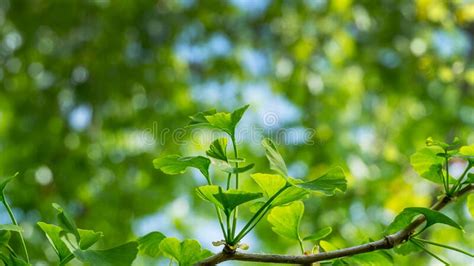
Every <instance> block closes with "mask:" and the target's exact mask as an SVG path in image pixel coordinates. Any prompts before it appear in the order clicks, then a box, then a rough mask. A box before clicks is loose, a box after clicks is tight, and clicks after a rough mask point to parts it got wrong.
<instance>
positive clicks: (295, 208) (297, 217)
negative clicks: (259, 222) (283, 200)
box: [267, 201, 304, 241]
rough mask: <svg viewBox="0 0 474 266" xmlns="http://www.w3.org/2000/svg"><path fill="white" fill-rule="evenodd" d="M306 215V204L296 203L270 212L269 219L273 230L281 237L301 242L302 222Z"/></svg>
mask: <svg viewBox="0 0 474 266" xmlns="http://www.w3.org/2000/svg"><path fill="white" fill-rule="evenodd" d="M303 213H304V204H303V202H301V201H295V202H292V203H290V204H288V205H284V206H278V207H275V208H273V209H272V210H271V211H270V214H269V215H268V217H267V220H268V222H269V223H270V224H271V225H272V230H273V231H274V232H275V233H277V234H278V235H280V236H283V237H286V238H289V239H292V240H298V241H299V240H300V239H301V238H300V234H299V230H300V222H301V218H302V217H303Z"/></svg>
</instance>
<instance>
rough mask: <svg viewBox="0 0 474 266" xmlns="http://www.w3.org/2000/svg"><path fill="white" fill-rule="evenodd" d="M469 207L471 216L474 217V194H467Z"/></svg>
mask: <svg viewBox="0 0 474 266" xmlns="http://www.w3.org/2000/svg"><path fill="white" fill-rule="evenodd" d="M467 209H468V210H469V213H470V214H471V217H472V218H474V194H470V195H469V196H467Z"/></svg>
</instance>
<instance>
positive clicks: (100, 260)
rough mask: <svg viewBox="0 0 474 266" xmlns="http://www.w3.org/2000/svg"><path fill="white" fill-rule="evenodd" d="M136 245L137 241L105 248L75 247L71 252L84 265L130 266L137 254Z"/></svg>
mask: <svg viewBox="0 0 474 266" xmlns="http://www.w3.org/2000/svg"><path fill="white" fill-rule="evenodd" d="M137 247H138V243H137V242H134V241H133V242H128V243H125V244H123V245H120V246H118V247H114V248H110V249H105V250H81V249H75V250H74V252H73V253H74V256H76V258H77V259H78V260H79V261H81V262H83V263H84V264H85V265H90V266H95V265H100V266H130V265H132V262H133V261H134V260H135V258H136V256H137V252H138V249H137Z"/></svg>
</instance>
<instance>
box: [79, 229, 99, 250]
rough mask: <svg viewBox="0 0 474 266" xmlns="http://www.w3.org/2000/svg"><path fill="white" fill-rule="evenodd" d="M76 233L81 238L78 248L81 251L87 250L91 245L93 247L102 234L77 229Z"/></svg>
mask: <svg viewBox="0 0 474 266" xmlns="http://www.w3.org/2000/svg"><path fill="white" fill-rule="evenodd" d="M77 231H78V232H79V235H80V236H81V240H80V241H79V247H80V248H81V249H88V248H90V247H91V246H92V245H94V244H95V243H96V242H97V241H99V240H100V239H101V238H102V237H103V236H104V234H103V233H102V232H95V231H93V230H86V229H80V228H78V229H77Z"/></svg>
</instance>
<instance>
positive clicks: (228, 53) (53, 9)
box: [0, 0, 474, 265]
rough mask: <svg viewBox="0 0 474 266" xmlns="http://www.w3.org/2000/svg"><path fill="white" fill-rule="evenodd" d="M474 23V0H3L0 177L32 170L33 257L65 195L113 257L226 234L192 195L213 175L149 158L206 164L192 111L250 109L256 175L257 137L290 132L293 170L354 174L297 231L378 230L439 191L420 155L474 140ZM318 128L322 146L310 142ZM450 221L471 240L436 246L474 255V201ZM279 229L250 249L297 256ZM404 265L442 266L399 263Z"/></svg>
mask: <svg viewBox="0 0 474 266" xmlns="http://www.w3.org/2000/svg"><path fill="white" fill-rule="evenodd" d="M473 21H474V3H471V2H470V1H467V0H456V1H449V2H448V1H439V0H417V1H395V0H384V1H351V0H340V1H329V0H317V1H310V0H307V1H269V0H262V1H251V0H248V1H246V0H231V1H196V0H170V1H164V0H159V1H144V0H139V1H109V0H96V1H92V0H87V1H80V0H76V1H60V0H53V1H46V0H30V1H26V0H10V1H9V0H0V40H1V41H0V62H1V64H0V82H1V86H0V175H1V176H9V175H11V174H12V173H14V172H16V171H20V173H21V174H20V176H19V177H18V178H17V179H18V180H17V181H16V182H15V183H14V184H12V186H11V187H10V188H9V189H8V190H9V191H8V193H7V195H8V196H9V197H10V201H11V202H12V203H13V204H12V205H13V206H14V207H15V208H14V212H15V213H16V214H17V216H18V217H19V222H20V223H21V224H22V225H23V226H24V227H25V228H26V229H25V236H26V239H27V242H28V245H29V247H30V249H31V253H32V254H31V255H32V256H31V257H33V258H36V259H37V261H36V262H38V263H39V262H44V263H51V262H50V261H54V256H53V255H54V254H52V250H51V249H50V248H49V247H48V244H47V242H46V241H45V239H44V237H43V235H42V234H41V233H40V232H39V230H37V229H38V228H37V227H35V224H36V222H37V221H38V220H40V219H41V220H44V221H51V220H53V219H54V210H53V209H52V208H51V207H50V206H51V203H52V202H59V203H61V204H62V205H63V206H65V207H66V208H67V209H68V210H69V211H70V212H71V213H72V214H73V216H74V218H75V220H76V221H77V224H78V226H80V227H82V228H91V229H94V230H97V231H103V232H104V234H105V235H107V238H106V239H104V240H103V241H102V240H101V242H100V245H101V246H104V247H110V246H113V244H114V243H115V244H116V243H123V242H125V241H127V240H129V239H132V238H134V237H136V236H137V235H143V234H145V233H146V232H149V231H151V230H154V229H156V230H160V231H163V232H164V233H166V234H167V235H176V236H178V237H179V236H182V237H194V238H197V239H199V240H200V241H201V242H202V244H203V246H204V247H210V241H214V240H218V239H212V236H218V234H219V230H218V227H217V226H218V225H217V223H214V222H213V221H212V220H209V218H210V217H208V216H207V215H209V216H211V215H212V210H210V209H209V206H207V205H206V204H204V203H202V202H200V201H199V200H198V199H197V197H196V196H195V195H194V194H193V192H192V188H193V187H194V186H195V185H196V184H201V183H202V180H201V179H198V178H193V175H192V174H190V173H189V172H188V173H186V174H183V175H182V176H167V175H165V174H163V173H161V172H159V171H156V170H154V169H153V165H152V159H153V158H155V157H156V156H157V155H158V154H161V153H162V152H165V153H167V154H172V153H181V154H193V155H194V154H195V155H197V154H204V152H205V151H206V150H207V148H208V145H209V144H210V141H211V140H206V139H204V140H203V139H202V138H201V137H202V135H203V133H199V132H198V133H196V134H191V133H190V131H189V130H188V131H185V130H184V129H182V128H183V127H184V126H185V125H186V124H187V123H188V120H187V116H188V115H190V114H193V113H195V112H196V111H202V110H206V109H209V108H218V109H224V110H228V111H230V110H233V109H235V107H238V106H242V105H244V104H250V109H249V111H248V115H247V114H246V118H245V119H246V120H245V119H244V121H247V124H246V125H247V127H246V128H249V129H250V130H252V131H251V132H254V131H258V132H259V133H261V134H257V136H256V137H252V138H249V137H248V135H249V134H246V133H248V131H247V132H246V133H244V132H242V134H241V135H240V136H241V141H242V144H241V147H243V148H242V151H240V153H241V154H245V156H246V157H247V158H253V159H254V160H251V161H255V162H256V166H255V172H258V171H260V170H262V169H267V167H268V163H267V162H266V160H265V159H264V158H263V157H264V156H263V149H262V148H261V147H260V145H259V143H260V139H259V138H258V136H260V135H268V136H275V134H277V133H278V132H280V131H279V130H281V129H291V130H292V131H287V132H293V133H295V134H296V135H291V134H290V135H289V137H288V136H287V137H288V138H285V139H284V140H285V143H284V144H285V145H280V147H281V149H284V150H282V151H283V152H284V155H285V160H286V161H287V162H288V164H289V173H290V175H293V176H295V177H305V178H308V180H311V179H312V177H316V176H319V175H320V174H321V173H324V172H325V170H327V169H329V167H330V166H331V165H334V164H339V165H343V166H344V167H345V168H346V172H347V173H350V174H351V176H350V177H349V184H348V192H347V193H346V194H344V195H336V196H334V197H330V198H321V199H320V200H312V201H311V202H308V203H307V204H306V205H305V209H306V212H307V214H306V215H305V217H303V221H302V225H301V230H302V232H304V233H311V232H315V231H317V230H318V229H321V228H323V227H325V226H332V227H333V228H334V232H333V233H332V234H331V237H330V241H331V243H334V244H335V245H336V246H338V247H343V246H347V245H351V244H358V243H360V242H362V241H365V240H367V239H368V238H376V237H379V236H381V234H382V232H383V230H384V228H385V227H386V226H387V225H388V223H389V222H390V221H391V219H392V218H393V217H394V216H395V214H396V213H398V212H399V211H401V210H402V209H403V208H405V207H410V206H427V205H429V204H430V201H431V198H432V196H433V195H435V194H436V191H435V190H434V186H432V185H429V184H426V183H425V182H423V180H422V179H421V178H420V177H418V176H417V175H416V174H415V172H414V171H413V169H411V168H410V166H409V155H410V154H411V153H413V152H414V151H415V149H417V148H420V147H422V146H423V145H424V140H425V139H426V138H427V137H429V136H433V137H434V138H436V139H442V140H446V141H451V140H452V139H453V138H454V136H458V137H460V139H462V140H466V141H467V142H468V143H473V142H474V131H473V129H474V89H473V85H474V63H473V60H472V59H473V55H474V52H473V46H472V43H473V42H472V40H473V38H474V25H473V24H472V22H473ZM262 121H263V122H262ZM305 128H306V129H315V130H316V133H315V134H314V136H313V137H312V138H311V140H312V142H311V143H312V144H311V143H308V142H302V141H298V136H299V135H298V134H299V133H298V132H300V133H301V130H304V129H305ZM185 132H187V133H185ZM295 136H296V137H295ZM189 143H191V144H192V145H189ZM283 147H285V148H283ZM452 168H453V169H452V172H456V171H458V170H459V168H460V166H459V165H457V164H456V163H453V165H452ZM223 179H224V177H223ZM242 180H243V181H242V182H243V185H244V186H248V187H255V184H254V183H253V181H251V179H250V178H249V177H248V174H245V175H244V177H243V178H242ZM189 195H192V196H189ZM447 211H448V212H449V213H450V214H451V217H453V218H455V220H457V221H460V223H461V224H462V225H463V226H464V228H465V230H466V233H465V234H464V235H462V234H461V233H459V232H457V231H455V230H451V229H449V228H446V229H445V230H443V231H434V232H433V235H432V236H430V237H431V238H432V239H434V240H436V241H437V242H444V243H449V244H454V245H463V246H465V247H468V248H471V249H473V248H474V244H473V243H472V241H468V239H471V240H472V239H473V238H474V223H473V222H472V218H470V217H469V214H468V211H467V208H466V207H465V206H464V205H463V204H457V205H455V206H452V207H450V208H449V210H447ZM244 215H245V214H244ZM190 217H192V219H189V218H190ZM469 219H470V220H469ZM0 221H1V222H2V223H5V222H7V221H8V216H7V213H6V212H5V211H4V210H1V212H0ZM269 228H270V225H268V224H266V226H265V224H263V225H260V226H259V227H257V231H256V233H255V234H254V235H253V236H250V237H249V238H248V239H247V240H246V241H247V242H248V243H249V244H250V250H251V251H267V252H271V251H273V252H294V253H296V252H297V250H298V247H297V246H295V245H294V243H292V242H291V241H286V240H284V239H282V238H276V237H275V235H274V233H273V232H272V231H271V230H269ZM214 230H215V233H214V232H213V231H214ZM210 238H211V239H210ZM214 250H215V248H214ZM440 252H444V251H440ZM443 255H445V256H447V257H448V258H449V259H450V260H451V261H452V262H458V263H460V264H462V263H463V261H462V258H459V257H458V256H453V255H452V254H451V255H450V254H443ZM408 260H410V263H411V264H414V265H423V264H424V265H427V263H428V262H429V260H430V258H429V257H426V256H416V257H408V258H405V257H401V256H397V257H396V258H395V261H396V262H397V263H398V264H399V265H401V264H403V263H407V261H408ZM138 263H142V264H145V263H146V262H145V259H143V261H142V262H138Z"/></svg>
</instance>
